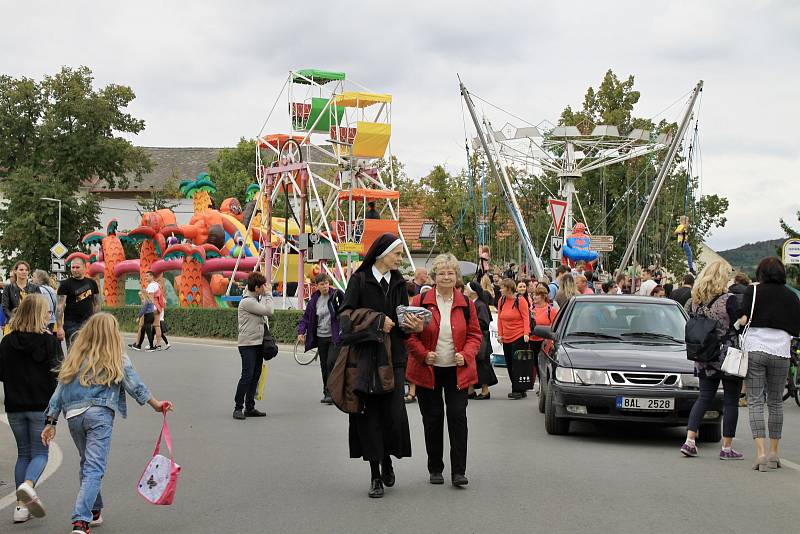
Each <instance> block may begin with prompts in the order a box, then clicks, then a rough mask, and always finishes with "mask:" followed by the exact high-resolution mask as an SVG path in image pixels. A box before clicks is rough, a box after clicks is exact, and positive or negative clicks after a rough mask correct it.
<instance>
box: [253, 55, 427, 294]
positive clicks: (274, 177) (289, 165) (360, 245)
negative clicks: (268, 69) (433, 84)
mask: <svg viewBox="0 0 800 534" xmlns="http://www.w3.org/2000/svg"><path fill="white" fill-rule="evenodd" d="M284 99H285V100H284ZM281 100H284V102H285V103H286V106H285V107H284V108H283V109H285V110H286V113H281V112H280V108H279V106H278V104H279V103H280V101H281ZM391 108H392V95H390V94H386V93H377V92H374V91H371V90H369V89H368V88H366V87H364V86H362V85H360V84H358V83H356V82H354V81H352V80H350V79H349V78H348V77H347V76H346V74H345V73H344V72H337V71H326V70H319V69H304V70H298V71H290V72H289V74H288V77H287V79H286V81H285V83H284V85H283V88H282V89H281V92H280V94H279V95H278V97H277V98H276V100H275V103H274V104H273V106H272V109H271V111H270V113H269V115H268V116H267V119H266V120H265V121H264V124H263V126H262V128H261V131H260V132H259V134H258V136H257V142H256V145H257V146H256V150H255V164H256V177H257V190H255V194H254V195H253V202H254V205H255V206H256V207H255V209H253V210H251V212H250V213H251V214H252V215H253V216H252V217H250V218H249V220H246V221H245V222H246V224H247V227H248V232H250V233H252V234H253V235H254V236H256V237H257V238H258V242H259V248H260V258H259V262H258V265H257V266H256V268H257V269H259V270H262V271H264V272H265V274H267V273H268V276H269V277H270V280H272V279H282V280H283V283H284V289H285V288H286V281H287V280H288V279H289V278H291V277H292V276H290V274H289V269H290V268H291V269H296V273H297V274H296V278H297V282H298V286H299V289H298V292H297V295H302V292H303V290H304V280H305V278H306V275H307V274H308V272H309V271H310V272H324V273H326V274H328V275H329V276H330V277H331V278H332V279H333V282H334V284H335V285H336V286H337V287H339V288H340V289H344V287H345V286H346V283H347V280H348V278H349V276H350V274H351V273H352V271H353V270H354V268H355V266H356V264H357V263H358V262H359V261H360V255H361V254H363V253H365V252H366V250H367V249H368V248H369V246H370V245H371V244H372V242H373V241H374V240H375V239H376V238H377V237H378V236H379V235H380V234H382V233H384V232H392V233H395V234H398V235H399V236H400V237H401V239H402V238H403V235H402V231H401V229H400V225H399V220H398V216H399V208H400V206H399V200H400V194H399V192H398V191H396V190H395V188H394V176H393V174H392V165H391V147H390V139H391V131H392V126H391V119H392V116H391ZM274 131H277V132H279V133H265V132H274ZM387 161H388V162H389V164H388V165H387V164H385V162H387ZM251 187H252V186H251ZM404 242H405V240H404ZM404 247H405V252H406V255H407V256H408V258H409V261H411V263H412V266H413V261H412V260H411V255H410V251H409V249H408V247H407V246H405V245H404ZM285 294H286V292H285V291H284V295H285ZM301 300H302V299H298V301H301Z"/></svg>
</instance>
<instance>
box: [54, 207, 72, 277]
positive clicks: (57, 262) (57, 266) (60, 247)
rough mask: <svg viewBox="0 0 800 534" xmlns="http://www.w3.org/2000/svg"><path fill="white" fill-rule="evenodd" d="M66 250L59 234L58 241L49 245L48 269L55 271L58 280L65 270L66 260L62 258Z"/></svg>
mask: <svg viewBox="0 0 800 534" xmlns="http://www.w3.org/2000/svg"><path fill="white" fill-rule="evenodd" d="M59 205H60V203H59ZM59 232H60V229H59ZM67 252H68V249H67V247H66V246H64V243H62V242H61V239H60V236H59V240H58V243H56V244H55V245H53V246H52V247H50V254H51V256H50V270H51V271H52V272H54V273H56V275H57V276H56V278H57V279H58V280H61V279H62V278H63V276H62V275H63V274H64V273H65V272H66V271H67V266H66V261H65V260H64V255H65V254H66V253H67Z"/></svg>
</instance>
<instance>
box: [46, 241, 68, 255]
mask: <svg viewBox="0 0 800 534" xmlns="http://www.w3.org/2000/svg"><path fill="white" fill-rule="evenodd" d="M50 252H51V253H52V254H53V256H55V257H56V258H63V257H64V254H66V253H67V252H68V250H67V247H65V246H64V243H62V242H61V241H59V242H58V243H56V244H55V245H53V248H51V249H50Z"/></svg>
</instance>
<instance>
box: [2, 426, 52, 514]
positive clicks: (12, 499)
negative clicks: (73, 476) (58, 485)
mask: <svg viewBox="0 0 800 534" xmlns="http://www.w3.org/2000/svg"><path fill="white" fill-rule="evenodd" d="M0 421H2V422H3V423H5V424H8V416H7V415H6V414H4V413H3V414H0ZM63 459H64V455H63V454H62V453H61V447H59V446H58V444H56V442H55V441H53V442H51V443H50V454H49V458H48V460H47V467H45V469H44V473H42V476H41V477H39V482H38V483H37V484H36V486H37V487H38V486H40V485H41V484H42V482H44V481H45V480H47V479H48V478H50V476H51V475H52V474H53V473H55V472H56V470H58V468H59V467H61V461H62V460H63ZM16 502H17V491H16V488H14V491H13V492H12V493H11V495H6V496H5V497H3V498H2V499H0V510H2V509H3V508H5V507H6V506H11V505H12V504H14V503H16Z"/></svg>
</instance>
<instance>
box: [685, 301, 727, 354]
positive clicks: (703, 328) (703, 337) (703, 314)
mask: <svg viewBox="0 0 800 534" xmlns="http://www.w3.org/2000/svg"><path fill="white" fill-rule="evenodd" d="M721 296H722V295H717V296H716V297H714V299H713V300H712V301H711V302H709V303H708V304H707V305H700V306H698V307H697V310H695V312H694V313H690V315H689V320H688V321H686V328H685V336H686V357H687V358H688V359H689V360H692V361H694V362H702V363H708V362H712V361H716V360H719V355H720V345H721V343H722V340H721V339H720V337H719V334H717V326H718V321H717V320H716V319H712V318H711V317H708V315H707V313H708V311H709V310H710V309H711V306H713V305H714V303H715V302H716V301H717V299H718V298H720V297H721ZM689 309H690V310H691V306H690V308H689Z"/></svg>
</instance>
